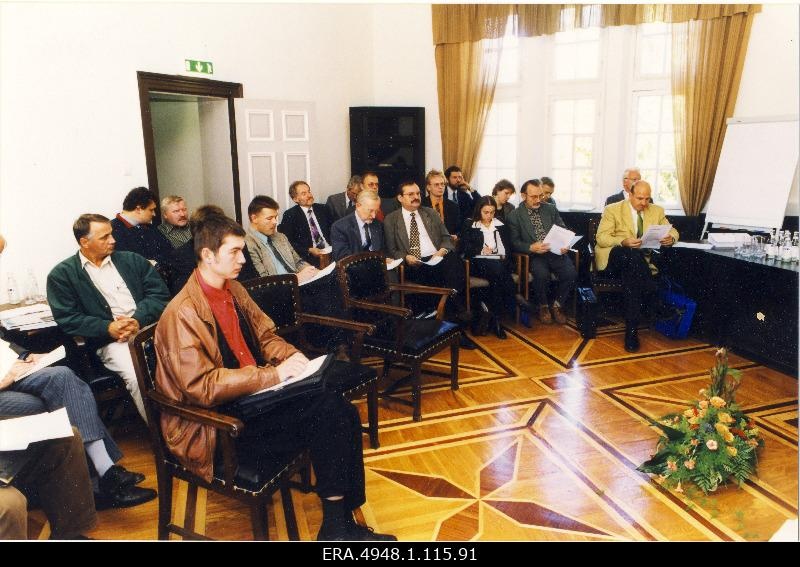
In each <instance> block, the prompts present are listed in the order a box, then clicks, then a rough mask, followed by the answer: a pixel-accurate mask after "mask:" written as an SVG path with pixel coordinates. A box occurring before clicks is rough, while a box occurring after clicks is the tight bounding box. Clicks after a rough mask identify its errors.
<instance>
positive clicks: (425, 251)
mask: <svg viewBox="0 0 800 567" xmlns="http://www.w3.org/2000/svg"><path fill="white" fill-rule="evenodd" d="M397 200H398V202H399V203H400V208H399V209H398V210H396V211H394V212H391V213H389V214H388V215H386V220H384V230H385V233H386V253H387V256H389V257H391V258H404V259H405V263H406V270H405V274H406V279H408V280H411V281H413V282H416V283H419V284H422V285H432V286H443V287H448V288H452V289H455V290H456V291H457V292H458V293H457V294H456V295H455V297H449V298H448V299H447V310H448V312H449V313H450V314H451V315H456V317H457V318H458V319H459V320H460V321H461V322H462V323H463V322H466V321H469V318H470V317H469V312H467V310H466V307H465V302H464V290H465V289H466V278H465V274H464V262H462V260H461V258H459V257H458V255H457V254H455V252H454V250H455V247H454V246H453V240H452V238H450V233H448V232H447V228H445V226H444V223H443V222H442V220H441V219H440V218H439V215H438V214H436V212H435V211H434V210H433V209H429V208H428V207H421V206H420V204H421V203H422V198H421V196H420V191H419V186H418V185H417V183H416V182H415V181H403V182H401V183H400V185H399V187H398V191H397ZM437 258H441V260H440V261H439V263H438V264H436V265H435V266H431V265H429V264H427V263H425V262H430V261H436V259H437ZM461 346H462V347H464V348H475V344H474V343H472V341H471V340H469V339H468V338H467V337H466V335H464V334H462V343H461Z"/></svg>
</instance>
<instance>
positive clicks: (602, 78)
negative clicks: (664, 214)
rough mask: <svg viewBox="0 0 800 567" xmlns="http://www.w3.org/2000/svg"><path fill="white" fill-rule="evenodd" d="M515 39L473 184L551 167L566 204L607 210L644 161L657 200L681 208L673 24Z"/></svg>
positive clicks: (484, 185) (484, 188)
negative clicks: (628, 173) (626, 174)
mask: <svg viewBox="0 0 800 567" xmlns="http://www.w3.org/2000/svg"><path fill="white" fill-rule="evenodd" d="M566 19H567V21H569V20H570V16H569V14H567V15H566ZM509 29H513V28H512V26H509ZM511 39H513V38H505V39H504V41H505V43H504V46H510V47H509V49H508V50H507V51H506V49H504V50H503V56H502V58H501V64H500V69H501V73H500V79H499V80H498V85H497V89H496V91H495V97H494V104H493V108H492V111H491V112H490V120H489V122H490V125H489V126H487V129H486V134H485V136H484V140H483V144H482V146H481V153H480V155H479V158H478V166H477V175H476V176H475V179H474V180H473V185H475V186H476V187H477V188H479V189H480V190H481V192H482V193H488V192H489V191H490V190H491V188H492V186H493V185H494V183H495V182H496V181H497V180H498V179H499V178H501V177H508V179H510V180H511V181H513V182H514V183H515V185H517V187H519V184H521V183H522V182H524V181H525V180H527V179H530V178H534V177H541V176H543V175H548V176H550V177H552V178H553V179H554V181H555V183H556V191H555V194H554V198H555V199H556V202H557V203H558V205H559V208H562V209H566V208H570V207H572V208H576V209H581V208H583V209H592V208H594V209H596V210H597V209H599V208H601V207H602V205H603V203H604V202H605V199H606V197H608V196H609V195H611V194H613V193H616V192H618V191H619V190H620V189H621V188H622V186H621V178H622V172H623V170H624V169H626V168H627V167H631V166H638V167H639V168H640V169H641V171H642V177H643V178H644V179H646V180H647V181H649V182H650V183H651V185H652V186H653V197H654V199H655V200H656V202H657V203H658V204H659V205H662V206H664V207H665V208H667V209H671V210H677V209H679V208H680V196H679V191H678V184H677V178H676V175H675V149H674V134H673V126H672V96H671V89H670V65H671V62H670V47H671V33H670V26H669V25H666V24H645V25H640V26H618V27H609V28H602V29H601V28H599V27H598V28H588V29H579V30H573V31H565V32H560V33H557V34H554V35H552V36H544V37H535V38H524V39H519V40H516V39H513V41H511V43H509V41H510V40H511ZM515 70H516V72H515ZM512 117H513V118H512ZM512 120H513V121H514V123H513V124H512ZM501 140H502V141H501ZM501 172H502V173H501Z"/></svg>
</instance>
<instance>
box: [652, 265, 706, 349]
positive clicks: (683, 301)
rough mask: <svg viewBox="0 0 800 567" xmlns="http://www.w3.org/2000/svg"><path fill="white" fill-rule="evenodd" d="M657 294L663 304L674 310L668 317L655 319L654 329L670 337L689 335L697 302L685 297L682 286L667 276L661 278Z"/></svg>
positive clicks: (680, 337)
mask: <svg viewBox="0 0 800 567" xmlns="http://www.w3.org/2000/svg"><path fill="white" fill-rule="evenodd" d="M658 295H659V298H660V299H661V301H662V302H663V303H664V305H665V306H666V307H667V308H668V309H669V310H671V311H673V312H674V315H673V316H671V317H669V318H668V319H659V320H658V321H656V325H655V327H656V330H657V331H658V332H659V333H661V334H662V335H664V336H665V337H669V338H671V339H685V338H686V337H687V336H688V335H689V327H691V326H692V319H693V318H694V312H695V310H696V309H697V302H695V301H694V300H693V299H691V298H690V297H687V296H686V293H685V292H684V290H683V288H682V287H681V286H680V285H678V284H677V283H675V282H674V281H673V280H671V279H670V278H667V277H664V278H662V279H661V288H660V289H659V290H658Z"/></svg>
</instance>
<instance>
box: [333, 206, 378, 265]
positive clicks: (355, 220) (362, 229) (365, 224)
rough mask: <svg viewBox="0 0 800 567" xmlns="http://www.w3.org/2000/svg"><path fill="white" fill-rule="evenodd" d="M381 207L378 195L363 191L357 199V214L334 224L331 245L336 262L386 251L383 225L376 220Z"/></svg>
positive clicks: (352, 214)
mask: <svg viewBox="0 0 800 567" xmlns="http://www.w3.org/2000/svg"><path fill="white" fill-rule="evenodd" d="M380 206H381V199H380V197H378V194H377V193H373V192H372V191H362V192H361V193H359V195H358V197H356V208H355V212H354V213H351V214H349V215H347V216H345V217H344V218H341V219H339V220H338V221H336V222H335V223H333V226H331V245H332V246H333V259H334V260H341V259H342V258H344V257H345V256H350V255H352V254H358V253H359V252H370V251H371V252H376V251H382V250H383V249H384V239H383V224H382V223H381V221H379V220H376V219H375V216H376V215H377V213H378V209H379V208H380Z"/></svg>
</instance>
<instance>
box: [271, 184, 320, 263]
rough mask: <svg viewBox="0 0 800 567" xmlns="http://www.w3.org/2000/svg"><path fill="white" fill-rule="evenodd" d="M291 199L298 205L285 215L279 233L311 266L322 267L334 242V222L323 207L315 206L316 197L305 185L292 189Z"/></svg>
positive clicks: (290, 190) (296, 185)
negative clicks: (324, 257)
mask: <svg viewBox="0 0 800 567" xmlns="http://www.w3.org/2000/svg"><path fill="white" fill-rule="evenodd" d="M289 197H291V198H292V201H294V202H295V203H297V205H296V206H294V207H290V208H289V209H288V210H287V211H286V212H285V213H283V220H281V224H280V225H279V226H278V230H279V231H280V232H281V233H282V234H285V235H286V238H288V239H289V242H291V243H292V246H294V249H295V250H296V251H297V253H298V254H300V257H301V258H303V260H305V261H306V262H308V263H309V264H312V265H314V266H316V267H319V264H320V257H321V256H323V255H324V254H325V252H323V249H325V248H327V247H328V245H329V243H330V241H331V219H330V217H329V216H328V210H327V209H326V208H325V207H324V206H323V205H318V204H316V203H314V194H313V193H312V192H311V187H309V185H308V183H306V182H305V181H295V182H293V183H292V184H291V185H289Z"/></svg>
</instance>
